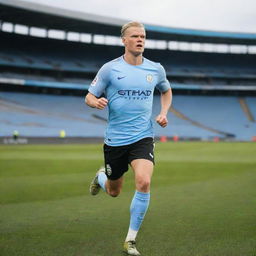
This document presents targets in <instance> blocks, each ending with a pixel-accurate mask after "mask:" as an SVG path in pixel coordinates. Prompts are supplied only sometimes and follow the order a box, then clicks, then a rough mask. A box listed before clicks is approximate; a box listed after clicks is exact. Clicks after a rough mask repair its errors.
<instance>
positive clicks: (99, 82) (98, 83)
mask: <svg viewBox="0 0 256 256" xmlns="http://www.w3.org/2000/svg"><path fill="white" fill-rule="evenodd" d="M109 76H110V67H109V65H107V64H105V65H103V66H102V67H101V68H100V70H99V71H98V73H97V75H96V76H95V78H94V80H93V81H92V83H91V85H90V87H89V92H90V93H91V94H93V95H94V96H96V97H100V96H101V95H102V94H103V93H104V92H105V89H106V87H107V85H108V83H109Z"/></svg>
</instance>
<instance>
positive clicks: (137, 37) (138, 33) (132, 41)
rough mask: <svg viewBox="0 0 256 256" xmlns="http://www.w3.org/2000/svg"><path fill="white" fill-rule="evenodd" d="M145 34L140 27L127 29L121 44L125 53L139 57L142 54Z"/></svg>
mask: <svg viewBox="0 0 256 256" xmlns="http://www.w3.org/2000/svg"><path fill="white" fill-rule="evenodd" d="M145 39H146V33H145V30H144V29H143V28H141V27H129V28H127V30H126V31H125V34H124V37H123V39H122V40H123V44H124V46H125V49H126V51H128V52H130V53H132V54H133V55H135V56H138V55H141V54H142V53H143V52H144V46H145Z"/></svg>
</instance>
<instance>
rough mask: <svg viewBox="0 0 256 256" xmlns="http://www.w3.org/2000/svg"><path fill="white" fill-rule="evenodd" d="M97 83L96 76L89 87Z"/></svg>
mask: <svg viewBox="0 0 256 256" xmlns="http://www.w3.org/2000/svg"><path fill="white" fill-rule="evenodd" d="M97 81H98V77H97V76H96V77H95V78H94V79H93V81H92V83H91V86H95V85H96V83H97Z"/></svg>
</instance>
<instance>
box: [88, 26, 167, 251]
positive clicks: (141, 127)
mask: <svg viewBox="0 0 256 256" xmlns="http://www.w3.org/2000/svg"><path fill="white" fill-rule="evenodd" d="M121 38H122V42H123V44H124V47H125V53H124V55H123V56H121V57H119V58H117V59H114V60H112V61H110V62H108V63H106V64H105V65H103V66H102V67H101V69H100V70H99V71H98V73H97V75H96V77H95V79H94V80H93V82H92V83H91V86H90V88H89V92H88V94H87V95H86V98H85V102H86V104H88V105H89V106H90V107H92V108H97V109H104V108H105V107H107V106H108V110H109V116H108V126H107V129H106V133H105V141H104V158H105V166H104V167H102V168H100V169H99V170H98V172H97V173H96V176H95V177H94V179H93V180H92V183H91V185H90V193H91V194H92V195H97V194H98V193H99V191H100V189H102V190H104V191H105V192H106V193H107V194H108V195H110V196H112V197H116V196H118V195H119V193H120V192H121V188H122V184H123V179H124V176H123V175H124V173H125V172H126V171H127V170H128V167H129V165H130V166H131V168H132V170H133V172H134V176H135V188H136V190H135V194H134V197H133V199H132V202H131V206H130V226H129V230H128V234H127V237H126V239H125V242H124V251H125V252H126V253H127V254H128V255H140V253H139V252H138V250H137V249H136V244H135V239H136V236H137V233H138V231H139V229H140V226H141V224H142V221H143V219H144V216H145V214H146V211H147V209H148V206H149V200H150V182H151V176H152V173H153V168H154V140H153V137H154V135H153V123H152V120H151V114H152V105H153V94H154V89H155V87H156V88H157V89H158V90H159V91H160V94H161V96H160V97H161V111H160V113H159V115H158V116H157V117H156V122H157V123H158V124H159V125H160V126H162V127H166V126H167V124H168V120H167V112H168V110H169V107H170V105H171V101H172V91H171V88H170V84H169V82H168V80H167V79H166V74H165V70H164V68H163V67H162V66H161V65H160V64H159V63H155V62H153V61H150V60H148V59H146V58H144V57H143V56H142V54H143V52H144V46H145V39H146V32H145V28H144V26H143V24H141V23H139V22H129V23H127V24H125V25H123V27H122V29H121ZM103 95H104V96H103Z"/></svg>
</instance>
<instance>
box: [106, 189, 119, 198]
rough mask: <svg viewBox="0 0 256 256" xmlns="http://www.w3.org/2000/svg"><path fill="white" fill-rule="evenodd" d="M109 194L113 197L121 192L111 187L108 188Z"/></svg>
mask: <svg viewBox="0 0 256 256" xmlns="http://www.w3.org/2000/svg"><path fill="white" fill-rule="evenodd" d="M108 194H109V195H110V196H112V197H117V196H118V195H119V194H120V190H119V189H118V190H113V189H109V190H108Z"/></svg>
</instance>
